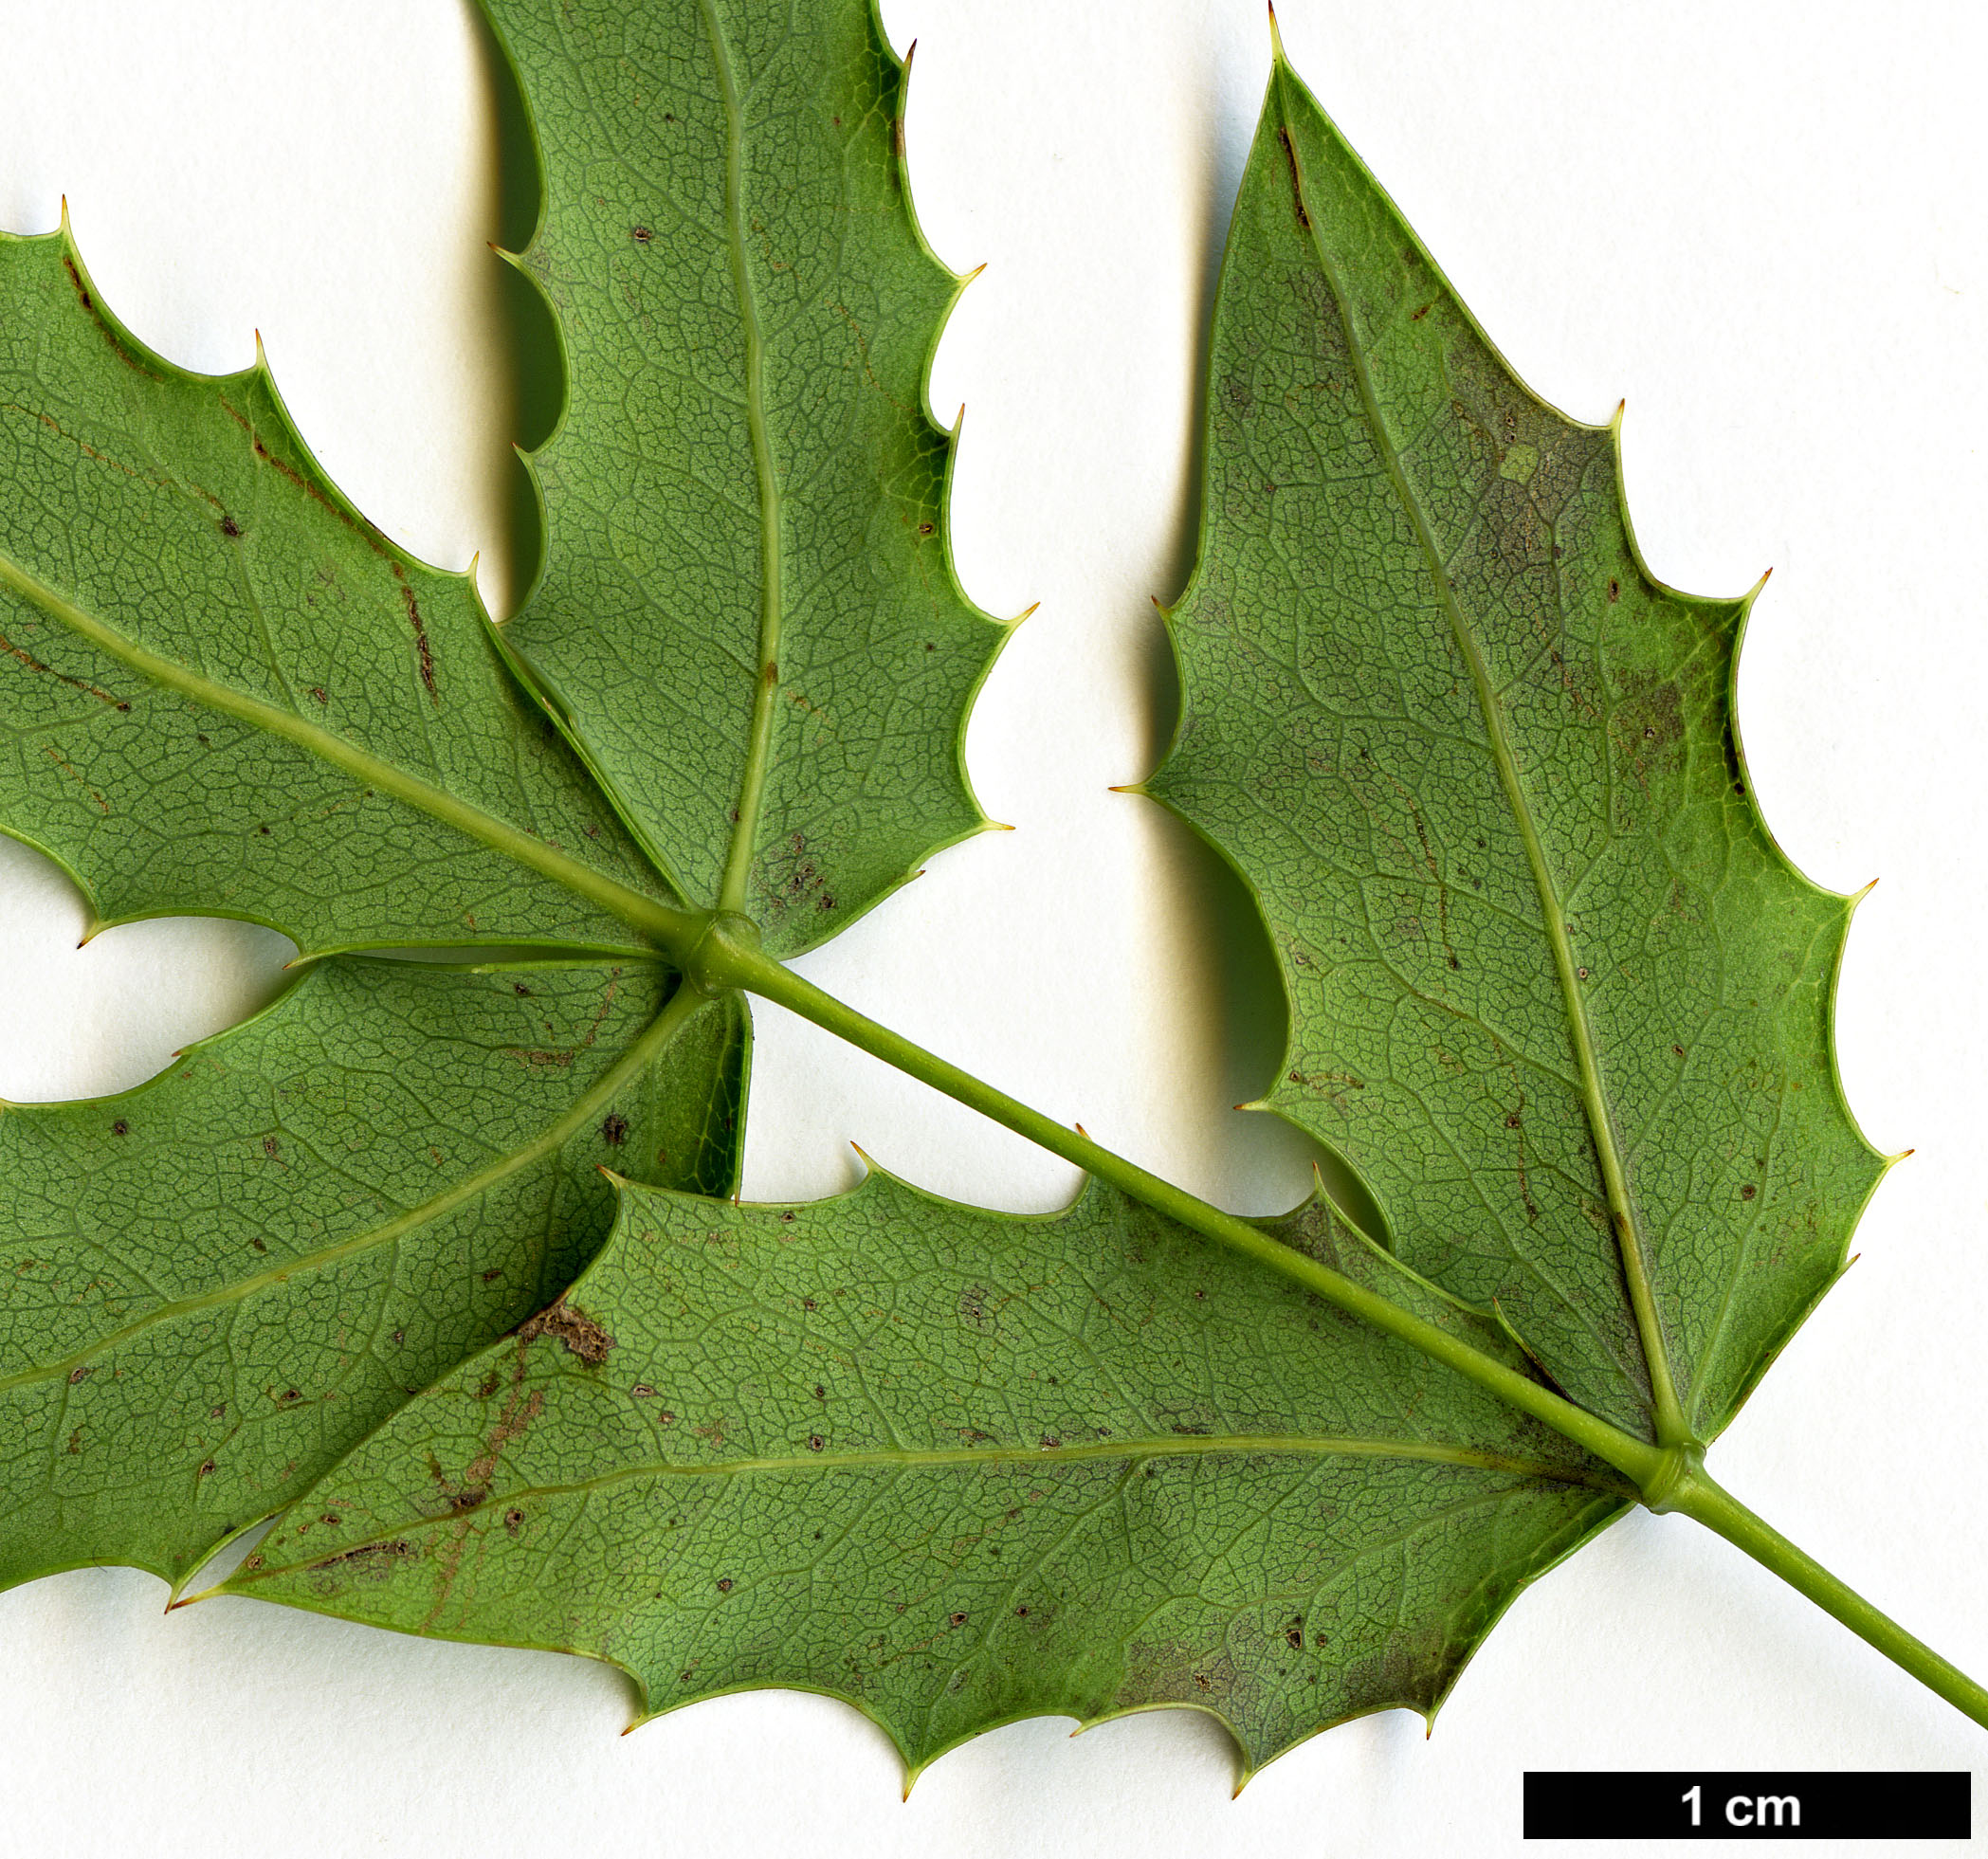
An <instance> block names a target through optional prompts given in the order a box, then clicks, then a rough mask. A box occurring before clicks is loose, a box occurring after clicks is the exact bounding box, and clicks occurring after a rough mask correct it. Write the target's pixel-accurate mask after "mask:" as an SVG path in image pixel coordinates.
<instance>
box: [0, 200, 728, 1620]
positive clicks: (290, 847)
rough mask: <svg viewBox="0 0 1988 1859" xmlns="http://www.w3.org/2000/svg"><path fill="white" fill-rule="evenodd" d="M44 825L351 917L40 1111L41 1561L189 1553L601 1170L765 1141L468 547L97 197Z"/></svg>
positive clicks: (52, 399) (16, 1483)
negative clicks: (450, 550) (408, 503)
mask: <svg viewBox="0 0 1988 1859" xmlns="http://www.w3.org/2000/svg"><path fill="white" fill-rule="evenodd" d="M0 482H4V483H6V484H7V486H8V495H7V497H6V498H5V499H4V500H0V830H5V831H7V832H9V834H12V835H13V836H15V837H18V838H21V839H23V840H26V841H27V842H28V843H29V844H31V845H35V846H37V847H40V848H41V849H43V850H44V851H46V852H47V853H49V854H50V855H51V856H53V857H55V858H56V859H58V860H59V861H60V862H61V863H62V864H63V865H64V866H65V867H66V868H67V870H68V871H69V872H70V874H71V875H72V876H73V877H74V878H75V879H76V880H77V882H78V883H79V884H81V885H82V888H83V890H84V893H85V896H86V898H87V900H88V902H89V906H90V913H91V918H92V920H93V925H92V927H93V933H94V931H95V930H96V929H100V928H102V927H104V926H105V925H107V924H109V923H112V922H118V921H122V920H129V919H132V918H137V917H146V916H159V915H166V914H172V913H178V912H204V913H208V914H217V915H231V916H238V917H247V918H252V919H254V920H259V921H262V922H265V923H269V924H271V925H272V926H274V927H276V928H278V929H281V930H283V931H284V932H285V933H286V934H288V935H289V936H290V937H292V938H293V939H295V940H296V941H297V942H298V943H300V944H301V946H302V947H303V949H304V950H305V951H306V952H307V953H313V954H316V953H318V952H322V951H326V950H337V949H359V948H366V947H369V946H372V947H378V946H386V945H395V944H399V945H418V944H427V945H429V946H430V947H436V946H461V945H475V944H477V943H483V944H486V945H495V946H496V947H497V948H498V949H499V950H500V951H503V950H506V949H508V950H509V951H510V953H512V954H513V955H521V954H523V953H525V952H527V951H530V950H534V949H537V950H539V951H541V952H547V951H552V952H561V954H562V958H563V959H564V960H565V961H566V962H567V963H574V962H578V961H581V960H585V961H587V963H588V966H586V967H584V968H572V967H568V968H565V969H558V970H543V971H541V970H539V969H536V968H529V967H527V968H520V969H517V970H514V971H483V972H477V971H455V970H449V969H447V968H444V967H441V966H437V965H434V964H421V965H408V964H399V965H392V966H387V967H378V966H375V965H372V964H366V965H360V966H353V965H350V964H348V963H347V962H345V961H343V960H342V959H338V958H333V959H332V960H331V961H330V962H329V964H328V965H326V966H322V967H320V968H319V970H318V972H316V973H313V974H311V975H307V976H306V977H305V978H304V979H303V980H302V981H301V983H300V984H299V985H298V986H297V987H296V988H295V989H294V990H293V991H292V992H291V993H289V994H288V995H286V996H285V997H284V998H283V1000H282V1001H281V1002H280V1003H279V1004H278V1005H277V1006H276V1007H275V1008H273V1009H272V1010H271V1011H270V1012H268V1013H267V1014H265V1015H264V1016H263V1017H262V1018H260V1019H259V1020H258V1021H256V1022H255V1023H253V1024H252V1025H251V1026H250V1027H248V1028H245V1029H243V1030H240V1031H238V1032H237V1033H235V1034H232V1035H230V1036H228V1038H226V1039H223V1040H221V1041H218V1042H216V1043H214V1044H211V1045H210V1046H207V1047H204V1048H199V1050H198V1051H197V1053H196V1054H195V1055H192V1056H191V1057H190V1058H189V1060H188V1062H187V1063H186V1065H184V1066H176V1067H175V1068H174V1070H173V1072H171V1073H168V1074H167V1075H165V1076H164V1077H161V1078H160V1079H158V1080H155V1082H154V1083H153V1084H149V1085H147V1086H145V1087H144V1088H142V1089H141V1090H139V1091H137V1092H136V1093H133V1094H130V1095H128V1096H126V1097H123V1098H119V1099H114V1100H110V1101H107V1102H105V1103H94V1104H82V1105H66V1106H60V1107H36V1108H27V1107H25V1106H13V1105H8V1106H0V1179H4V1181H5V1182H6V1187H7V1193H6V1196H5V1198H4V1200H0V1264H4V1268H5V1270H6V1272H7V1275H8V1283H9V1286H10V1289H9V1296H8V1298H7V1300H6V1302H5V1304H4V1306H0V1399H4V1405H5V1408H6V1410H7V1418H6V1420H5V1421H4V1422H0V1467H4V1472H0V1491H4V1493H5V1495H6V1497H7V1499H8V1500H9V1503H8V1510H7V1522H6V1524H5V1525H4V1526H0V1581H7V1580H14V1579H19V1578H22V1577H27V1576H30V1575H34V1574H40V1573H45V1572H46V1571H48V1570H50V1569H54V1568H60V1567H65V1566H69V1565H71V1564H74V1563H78V1562H88V1561H130V1562H136V1563H137V1564H139V1565H141V1566H144V1567H147V1568H151V1569H154V1570H155V1571H157V1572H158V1573H160V1574H161V1575H164V1576H167V1577H169V1578H172V1579H174V1580H177V1579H178V1578H180V1577H183V1576H184V1575H185V1574H186V1573H188V1572H189V1571H190V1570H191V1569H192V1567H193V1566H194V1565H195V1564H197V1563H198V1562H199V1561H200V1560H202V1559H203V1558H205V1556H206V1555H207V1553H208V1552H209V1551H210V1549H211V1548H212V1547H213V1545H214V1543H215V1542H216V1540H218V1539H220V1538H221V1537H224V1536H226V1535H227V1534H228V1532H229V1531H230V1530H232V1529H233V1528H234V1527H236V1526H237V1525H240V1524H245V1523H247V1522H253V1521H255V1520H256V1519H258V1518H260V1517H264V1516H266V1515H268V1514H269V1513H270V1512H271V1511H273V1510H275V1509H277V1508H280V1507H281V1506H282V1505H283V1504H284V1503H285V1502H287V1501H288V1499H289V1498H290V1497H292V1496H293V1495H294V1494H295V1493H296V1492H297V1491H299V1490H301V1489H302V1488H303V1487H304V1486H305V1485H308V1484H309V1483H310V1481H311V1480H312V1479H313V1478H314V1477H316V1476H317V1475H318V1474H319V1472H320V1471H322V1470H323V1469H324V1467H327V1466H328V1465H330V1464H331V1463H332V1462H333V1461H334V1460H335V1459H336V1458H337V1455H338V1454H339V1453H340V1452H341V1451H343V1450H344V1449H346V1448H347V1447H348V1446H350V1445H352V1444H353V1443H354V1442H355V1441H356V1440H357V1439H360V1438H362V1437H363V1436H364V1435H365V1434H366V1433H367V1432H368V1431H371V1430H372V1428H373V1427H374V1426H375V1425H376V1424H377V1423H378V1422H379V1421H380V1420H381V1419H382V1418H383V1417H384V1416H385V1415H386V1414H387V1413H388V1412H392V1408H393V1407H394V1406H395V1405H397V1404H398V1402H399V1401H401V1400H402V1399H404V1398H405V1397H406V1396H407V1395H408V1394H410V1393H412V1392H413V1391H414V1390H415V1389H416V1388H419V1387H421V1386H423V1385H425V1384H426V1383H427V1382H428V1381H429V1380H430V1379H432V1378H433V1376H435V1375H437V1374H439V1373H440V1372H441V1371H442V1370H443V1369H444V1368H446V1367H447V1366H448V1365H449V1364H450V1363H452V1362H455V1361H458V1360H460V1359H461V1358H463V1357H464V1356H465V1354H467V1353H468V1352H470V1351H471V1350H473V1349H475V1348H478V1347H480V1346H481V1345H482V1344H483V1343H484V1342H486V1341H487V1340H489V1339H490V1338H492V1337H493V1336H498V1335H502V1333H503V1332H504V1331H505V1330H507V1329H509V1328H510V1327H512V1326H513V1325H515V1324H516V1323H517V1322H519V1321H520V1320H521V1319H522V1318H524V1317H526V1316H528V1315H529V1314H530V1312H531V1311H532V1310H534V1309H536V1308H538V1306H540V1305H541V1304H542V1303H544V1302H545V1300H546V1298H547V1297H548V1296H549V1295H550V1294H551V1293H552V1292H553V1291H555V1290H556V1288H557V1287H558V1285H561V1284H563V1283H564V1282H566V1280H567V1279H568V1278H570V1276H571V1274H572V1273H573V1271H574V1270H575V1269H576V1268H577V1267H579V1266H580V1265H581V1264H583V1263H584V1262H585V1261H586V1260H587V1259H588V1258H590V1257H591V1256H592V1255H593V1251H594V1250H595V1249H596V1248H598V1246H599V1244H600V1241H601V1238H602V1237H603V1235H604V1234H605V1232H606V1230H607V1227H608V1222H609V1217H610V1215H609V1206H608V1202H607V1197H606V1193H605V1190H604V1189H603V1188H602V1186H601V1185H600V1183H599V1182H598V1180H597V1179H596V1178H595V1176H594V1175H593V1170H594V1168H595V1167H596V1166H597V1165H598V1164H599V1163H600V1162H602V1161H603V1160H606V1159H610V1158H613V1159H616V1160H621V1161H622V1163H623V1166H624V1167H629V1168H632V1167H634V1166H635V1163H634V1162H633V1161H631V1160H627V1159H624V1158H623V1157H622V1146H623V1144H622V1143H619V1142H617V1143H604V1142H603V1139H602V1137H601V1134H600V1131H601V1129H602V1128H603V1127H604V1126H605V1123H606V1120H609V1119H611V1120H612V1127H613V1128H614V1129H615V1130H616V1131H618V1132H620V1133H621V1135H622V1138H623V1141H624V1142H626V1141H632V1142H633V1143H634V1144H635V1145H636V1147H635V1149H634V1151H633V1152H632V1154H633V1156H634V1157H639V1158H640V1164H641V1170H642V1172H643V1173H645V1174H649V1175H652V1176H654V1178H656V1179H658V1180H662V1181H666V1182H671V1183H675V1184H680V1185H684V1186H694V1185H704V1186H711V1187H716V1188H719V1189H720V1190H723V1189H728V1188H729V1186H730V1185H731V1184H732V1183H734V1182H735V1181H736V1178H737V1171H738V1160H739V1140H740V1135H739V1129H738V1127H737V1125H738V1121H739V1117H738V1111H739V1105H740V1103H741V1093H742V1080H743V1066H744V1052H745V1043H746V1039H747V1020H746V1015H745V1012H744V1010H743V1008H742V1006H739V1005H736V1004H735V1005H733V1006H729V1007H727V1008H725V1009H724V1010H722V1011H721V1012H713V1013H708V1014H704V1015H702V1016H698V1024H697V1026H696V1028H695V1030H694V1031H693V1032H692V1033H691V1034H689V1035H687V1036H686V1037H685V1038H684V1039H683V1040H682V1041H681V1042H678V1043H675V1044H672V1043H670V1040H671V1035H672V1034H674V1033H675V1031H676V1030H678V1029H679V1028H680V1027H682V1026H683V1025H684V1023H685V1022H686V1021H688V1020H690V1019H692V1017H693V1016H692V1015H691V1012H690V1010H691V1008H692V1007H693V1006H694V1005H695V1004H696V998H695V997H694V996H690V995H687V994H686V995H685V996H684V1001H683V1005H682V1008H681V1009H679V1010H674V1011H671V1010H667V1009H666V1007H665V1003H666V1001H667V1000H669V998H670V996H671V994H672V992H673V991H674V990H675V989H676V987H677V981H676V976H675V975H674V972H673V971H672V970H671V969H669V968H667V967H666V966H664V965H663V964H661V963H660V962H658V961H657V960H655V958H654V957H655V956H656V953H657V952H656V951H655V950H654V949H653V948H652V947H651V946H650V945H649V941H648V937H649V934H650V933H651V932H652V931H653V930H655V929H656V928H657V926H658V925H661V926H662V927H663V928H667V927H669V926H670V925H671V924H672V923H673V922H675V921H676V920H680V919H681V918H682V916H683V913H682V912H681V910H679V909H677V908H676V907H675V906H674V905H673V904H672V902H670V894H669V891H668V889H667V886H666V884H665V883H664V882H663V881H662V879H661V878H660V877H658V876H657V874H656V873H655V872H654V871H653V870H652V869H651V868H650V867H649V866H647V863H646V861H645V860H644V858H643V856H642V854H641V851H640V849H639V847H638V846H637V845H636V843H635V841H634V839H633V838H632V837H631V836H630V835H629V833H628V832H627V830H626V829H624V828H623V827H622V826H621V825H620V824H619V822H618V821H617V819H616V816H615V813H614V811H613V808H612V806H611V803H610V802H609V801H608V800H607V799H606V797H605V796H603V795H602V794H601V793H599V791H598V789H597V788H596V787H595V786H594V784H593V780H592V778H591V777H590V776H589V775H588V774H587V771H586V769H585V768H584V766H583V765H582V764H581V763H580V761H579V760H578V758H577V757H576V756H575V755H574V754H573V753H572V751H571V750H570V749H569V748H568V746H567V745H566V744H565V743H564V741H563V740H562V739H561V738H560V737H559V735H558V732H557V731H556V729H555V728H554V727H553V726H552V725H551V723H550V722H549V721H548V720H546V718H545V717H544V716H543V715H542V713H540V712H539V711H538V708H537V707H536V705H535V704H534V702H532V700H531V698H530V696H529V695H528V693H527V692H526V691H525V690H524V689H523V688H522V687H521V686H520V684H519V683H518V682H517V680H516V678H515V677H514V675H513V674H512V672H511V671H510V669H509V668H508V666H507V665H506V663H505V658H504V654H503V652H502V647H500V645H499V644H498V642H497V640H496V638H495V636H494V635H493V634H492V632H491V630H490V629H489V627H488V625H487V623H486V622H485V620H484V618H483V612H482V610H481V608H480V607H479V605H478V603H477V600H476V595H475V592H474V590H473V588H472V587H471V585H470V583H469V581H468V578H467V577H465V576H463V575H448V574H438V573H436V572H434V571H433V570H430V569H427V568H424V567H422V566H421V565H420V564H419V563H417V562H414V561H412V560H411V559H410V557H408V556H405V555H404V554H402V553H401V552H400V551H399V550H397V549H395V548H394V547H393V546H392V544H391V543H390V542H388V541H387V540H386V538H383V537H382V536H380V535H379V533H378V532H377V531H376V530H374V529H373V528H372V527H371V525H369V524H368V523H366V522H365V521H364V519H361V518H360V517H359V516H357V514H356V512H355V511H353V509H352V508H351V507H350V505H348V504H347V503H346V502H345V501H343V500H342V499H341V498H340V497H339V496H338V494H337V491H336V490H335V489H334V488H333V487H332V486H331V485H330V484H329V483H327V482H326V480H325V479H324V478H323V476H322V474H321V473H320V472H319V469H318V467H317V465H315V464H314V462H313V461H312V459H311V458H310V455H309V454H308V452H307V451H305V449H304V448H303V447H302V445H301V441H300V440H299V439H298V437H297V435H296V433H295V431H294V430H293V429H292V428H291V427H290V425H289V423H288V421H287V419H286V418H285V416H284V414H283V408H282V405H281V403H280V402H279V401H278V399H277V396H276V392H275V389H274V386H273V385H272V383H271V381H270V379H269V375H268V373H267V370H266V368H265V367H264V366H263V365H262V364H261V363H260V362H259V363H258V365H257V367H256V368H255V369H253V370H251V371H250V372H248V373H246V374H240V375H236V376H231V377H228V378H223V379H210V378H204V377H200V376H196V375H192V374H187V373H185V372H184V371H182V370H179V369H176V368H173V367H172V366H170V365H168V364H167V363H165V362H163V361H161V360H160V359H159V358H158V357H157V356H156V355H152V354H151V353H150V352H149V351H147V350H146V349H144V348H143V347H142V346H141V345H140V344H138V343H137V342H136V341H135V340H134V339H133V338H132V337H129V336H128V335H127V334H126V333H125V332H124V331H123V330H122V329H121V328H120V327H119V325H118V324H117V323H116V321H115V320H114V319H111V318H110V316H109V315H108V314H107V313H106V312H105V310H104V309H103V307H102V305H101V304H100V301H98V299H97V296H96V293H95V291H94V289H93V287H92V285H91V283H90V281H89V279H88V277H87V276H86V274H85V273H84V271H83V269H82V262H81V260H80V258H79V256H78V254H77V252H76V249H75V247H74V245H73V244H72V242H71V240H70V238H69V235H68V232H67V228H64V230H63V231H62V232H60V233H58V234H56V235H53V236H51V237H48V238H45V239H16V238H9V237H0Z"/></svg>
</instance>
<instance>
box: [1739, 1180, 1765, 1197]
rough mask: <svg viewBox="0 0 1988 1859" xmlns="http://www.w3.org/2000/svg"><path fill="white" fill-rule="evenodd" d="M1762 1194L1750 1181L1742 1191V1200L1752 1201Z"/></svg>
mask: <svg viewBox="0 0 1988 1859" xmlns="http://www.w3.org/2000/svg"><path fill="white" fill-rule="evenodd" d="M1759 1193H1760V1190H1759V1189H1758V1188H1757V1187H1755V1186H1754V1184H1753V1183H1752V1182H1751V1181H1749V1182H1748V1183H1747V1184H1746V1185H1745V1187H1743V1188H1742V1189H1741V1190H1740V1198H1741V1199H1742V1200H1751V1199H1752V1198H1753V1197H1754V1196H1755V1195H1756V1194H1759Z"/></svg>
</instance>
